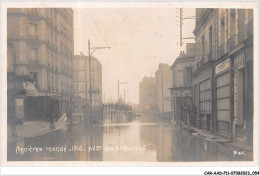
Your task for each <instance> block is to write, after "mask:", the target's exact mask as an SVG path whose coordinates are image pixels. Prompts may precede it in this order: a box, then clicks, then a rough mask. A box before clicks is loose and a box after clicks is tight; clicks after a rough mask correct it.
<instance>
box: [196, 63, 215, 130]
mask: <svg viewBox="0 0 260 176" xmlns="http://www.w3.org/2000/svg"><path fill="white" fill-rule="evenodd" d="M205 65H206V66H203V67H201V68H199V70H197V71H196V72H194V75H193V101H194V103H195V105H196V108H197V114H196V120H195V126H196V127H197V128H200V129H204V130H207V131H212V130H213V117H212V62H208V63H207V64H205Z"/></svg>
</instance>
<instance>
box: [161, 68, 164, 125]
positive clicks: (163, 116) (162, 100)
mask: <svg viewBox="0 0 260 176" xmlns="http://www.w3.org/2000/svg"><path fill="white" fill-rule="evenodd" d="M161 74H162V118H163V122H164V101H163V99H164V98H163V64H161Z"/></svg>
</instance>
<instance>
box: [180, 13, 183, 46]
mask: <svg viewBox="0 0 260 176" xmlns="http://www.w3.org/2000/svg"><path fill="white" fill-rule="evenodd" d="M182 13H183V11H182V8H180V46H182V15H183V14H182Z"/></svg>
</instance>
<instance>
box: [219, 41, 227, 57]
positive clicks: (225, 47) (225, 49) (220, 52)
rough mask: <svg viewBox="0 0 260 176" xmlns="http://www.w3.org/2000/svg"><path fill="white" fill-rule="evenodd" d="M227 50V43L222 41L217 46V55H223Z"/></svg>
mask: <svg viewBox="0 0 260 176" xmlns="http://www.w3.org/2000/svg"><path fill="white" fill-rule="evenodd" d="M226 52H227V44H226V43H223V44H222V45H221V46H220V47H219V48H218V57H221V56H223V55H224V54H225V53H226Z"/></svg>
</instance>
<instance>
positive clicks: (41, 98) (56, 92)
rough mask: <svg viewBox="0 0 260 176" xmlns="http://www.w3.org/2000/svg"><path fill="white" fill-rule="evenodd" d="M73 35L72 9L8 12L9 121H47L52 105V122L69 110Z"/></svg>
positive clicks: (25, 9)
mask: <svg viewBox="0 0 260 176" xmlns="http://www.w3.org/2000/svg"><path fill="white" fill-rule="evenodd" d="M73 35H74V33H73V10H72V9H71V8H8V10H7V44H8V47H7V52H8V58H7V60H8V61H7V64H8V65H7V68H8V70H7V72H8V73H7V75H8V78H7V82H8V107H9V109H8V116H9V115H10V116H12V117H13V116H14V115H17V113H18V111H20V112H22V110H23V111H24V112H22V113H20V114H19V116H24V118H25V119H26V120H48V117H49V115H48V111H49V108H50V107H49V106H50V104H51V102H53V103H54V106H55V109H56V116H57V118H58V117H59V116H60V115H61V114H63V113H65V112H66V111H67V110H68V109H69V106H70V105H71V104H72V99H71V95H72V86H73V55H74V54H73V52H74V38H73ZM9 98H10V101H9ZM9 104H10V105H11V106H9ZM18 107H19V108H18ZM18 109H20V110H18ZM8 118H9V117H8Z"/></svg>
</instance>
